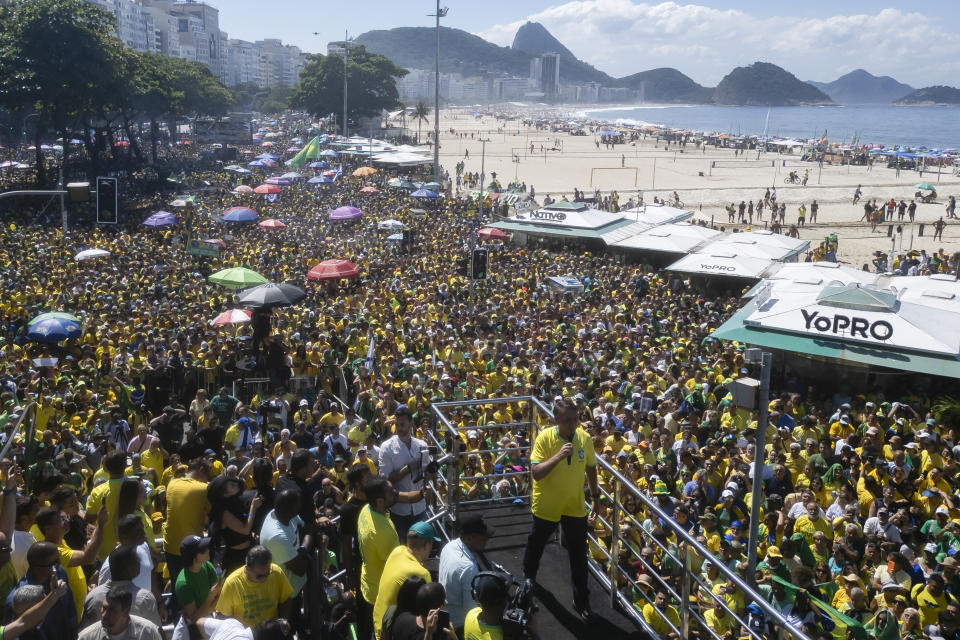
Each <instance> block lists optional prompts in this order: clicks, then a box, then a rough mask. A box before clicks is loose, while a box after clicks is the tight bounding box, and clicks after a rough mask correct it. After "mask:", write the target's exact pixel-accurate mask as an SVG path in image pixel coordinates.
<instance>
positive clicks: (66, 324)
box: [27, 318, 82, 342]
mask: <svg viewBox="0 0 960 640" xmlns="http://www.w3.org/2000/svg"><path fill="white" fill-rule="evenodd" d="M81 333H82V332H81V331H80V325H78V324H77V323H76V322H71V321H70V320H66V319H64V318H47V319H46V320H40V321H39V322H35V323H34V324H32V325H30V328H29V329H28V330H27V337H28V338H29V339H30V340H33V341H34V342H63V341H64V340H67V339H68V338H78V337H80V334H81Z"/></svg>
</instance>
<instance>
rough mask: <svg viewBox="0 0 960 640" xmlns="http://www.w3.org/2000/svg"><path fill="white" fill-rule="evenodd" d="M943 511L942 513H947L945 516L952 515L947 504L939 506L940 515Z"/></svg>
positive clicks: (938, 512)
mask: <svg viewBox="0 0 960 640" xmlns="http://www.w3.org/2000/svg"><path fill="white" fill-rule="evenodd" d="M941 513H942V514H943V515H945V516H949V515H950V509H947V508H946V507H945V506H943V505H940V506H939V507H937V514H938V515H939V514H941Z"/></svg>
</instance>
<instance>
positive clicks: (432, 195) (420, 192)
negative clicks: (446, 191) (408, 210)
mask: <svg viewBox="0 0 960 640" xmlns="http://www.w3.org/2000/svg"><path fill="white" fill-rule="evenodd" d="M410 197H411V198H429V199H431V200H435V199H437V198H439V197H440V194H439V193H437V192H436V191H430V189H417V190H416V191H414V192H413V193H411V194H410Z"/></svg>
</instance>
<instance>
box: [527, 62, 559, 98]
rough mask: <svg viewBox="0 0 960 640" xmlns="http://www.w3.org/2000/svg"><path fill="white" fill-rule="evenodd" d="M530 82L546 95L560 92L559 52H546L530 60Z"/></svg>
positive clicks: (550, 95)
mask: <svg viewBox="0 0 960 640" xmlns="http://www.w3.org/2000/svg"><path fill="white" fill-rule="evenodd" d="M530 84H531V85H533V87H532V88H534V89H537V90H539V91H541V92H543V95H544V96H546V97H554V96H557V95H558V94H559V93H560V54H559V53H545V54H543V55H542V56H537V57H535V58H533V59H531V60H530Z"/></svg>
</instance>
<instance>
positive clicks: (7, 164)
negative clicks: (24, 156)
mask: <svg viewBox="0 0 960 640" xmlns="http://www.w3.org/2000/svg"><path fill="white" fill-rule="evenodd" d="M17 164H19V163H18V162H15V161H13V160H6V161H5V162H0V169H9V168H11V167H15V166H17Z"/></svg>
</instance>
